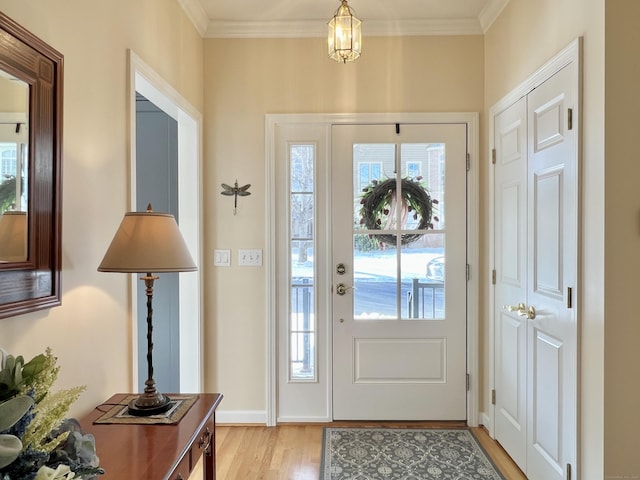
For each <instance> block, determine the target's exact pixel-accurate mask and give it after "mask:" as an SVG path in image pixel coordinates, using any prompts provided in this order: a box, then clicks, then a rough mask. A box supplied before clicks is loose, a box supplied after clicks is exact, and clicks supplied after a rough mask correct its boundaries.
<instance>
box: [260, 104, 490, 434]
mask: <svg viewBox="0 0 640 480" xmlns="http://www.w3.org/2000/svg"><path fill="white" fill-rule="evenodd" d="M452 122H456V123H466V124H467V143H468V151H469V156H470V166H471V168H470V170H469V172H468V190H467V191H468V197H467V202H468V203H467V212H468V213H467V215H468V219H467V222H468V226H467V232H468V233H467V236H468V237H467V263H468V264H469V266H470V277H469V280H468V283H467V296H468V298H467V305H468V307H467V320H468V325H467V372H468V373H469V376H470V382H469V390H468V391H467V423H468V424H469V425H470V426H477V425H478V407H479V392H480V388H479V383H478V375H479V358H478V356H479V345H478V342H479V325H478V323H479V303H478V302H479V298H478V291H479V276H478V272H479V270H480V268H479V263H478V262H479V248H478V244H479V240H480V238H479V221H480V219H479V207H478V202H479V173H480V172H479V170H480V162H479V115H478V113H473V112H462V113H380V114H375V113H374V114H267V115H266V118H265V158H266V175H265V192H266V202H265V218H267V219H269V218H271V216H272V215H273V212H274V211H275V207H276V193H277V192H276V191H275V189H274V185H276V181H275V180H276V179H275V171H276V168H275V167H276V155H275V151H276V145H275V132H276V128H277V126H278V125H286V124H316V125H317V124H323V125H339V124H362V125H364V124H379V123H402V124H407V123H452ZM266 230H267V231H266V232H265V233H266V239H267V245H266V250H267V255H266V262H265V267H266V278H267V282H266V292H265V296H266V303H267V304H266V311H267V318H266V320H267V325H266V333H267V334H266V342H267V345H266V353H267V358H266V361H265V366H266V378H267V385H266V406H267V408H266V424H267V425H268V426H273V425H276V422H277V420H276V418H277V381H278V377H277V353H278V350H277V317H276V308H277V302H276V281H277V268H276V262H277V256H276V255H277V248H276V229H275V226H274V223H273V222H270V221H267V222H266ZM329 333H331V332H329ZM324 348H326V349H327V358H329V359H330V358H332V355H331V353H332V352H331V348H332V345H331V342H330V341H325V342H324ZM322 367H324V368H326V367H328V368H329V369H328V370H327V371H326V372H322V374H324V375H330V374H331V365H328V366H322ZM330 384H331V382H329V385H328V387H327V388H328V390H330V389H331V385H330ZM331 394H332V392H330V391H328V392H327V398H331ZM329 417H330V418H333V415H332V412H331V405H329Z"/></svg>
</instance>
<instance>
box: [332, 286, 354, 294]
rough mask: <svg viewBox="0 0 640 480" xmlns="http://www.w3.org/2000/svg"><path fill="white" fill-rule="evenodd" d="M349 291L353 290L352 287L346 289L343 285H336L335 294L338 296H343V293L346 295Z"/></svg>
mask: <svg viewBox="0 0 640 480" xmlns="http://www.w3.org/2000/svg"><path fill="white" fill-rule="evenodd" d="M349 290H353V287H348V286H347V285H345V284H344V283H339V284H338V285H336V293H337V294H338V295H344V294H345V293H347V292H348V291H349Z"/></svg>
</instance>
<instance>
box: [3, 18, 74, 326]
mask: <svg viewBox="0 0 640 480" xmlns="http://www.w3.org/2000/svg"><path fill="white" fill-rule="evenodd" d="M62 74H63V56H62V54H60V53H59V52H57V51H56V50H54V49H53V48H52V47H50V46H49V45H47V44H46V43H45V42H43V41H42V40H40V39H39V38H37V37H36V36H35V35H33V34H32V33H30V32H29V31H27V30H26V29H24V28H23V27H21V26H20V25H18V24H17V23H16V22H14V21H13V20H12V19H10V18H9V17H7V16H6V15H5V14H4V13H2V12H0V318H6V317H10V316H14V315H20V314H23V313H27V312H32V311H35V310H40V309H43V308H50V307H54V306H57V305H60V301H61V300H60V296H61V292H60V265H61V230H62V188H61V187H62V184H61V168H62V158H61V157H62V91H63V90H62V78H63V77H62Z"/></svg>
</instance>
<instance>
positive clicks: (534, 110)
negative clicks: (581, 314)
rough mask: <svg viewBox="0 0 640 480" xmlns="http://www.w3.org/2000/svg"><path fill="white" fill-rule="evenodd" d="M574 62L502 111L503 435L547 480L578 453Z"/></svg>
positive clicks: (499, 378)
mask: <svg viewBox="0 0 640 480" xmlns="http://www.w3.org/2000/svg"><path fill="white" fill-rule="evenodd" d="M572 68H575V66H574V65H573V64H570V65H568V66H566V67H564V68H563V69H562V70H561V71H559V72H558V73H556V74H554V75H553V76H552V77H551V78H550V79H548V80H547V81H545V82H544V83H543V84H542V85H540V86H538V87H537V88H536V89H535V90H533V91H532V92H531V93H529V94H528V95H527V96H526V97H525V98H522V99H521V100H520V101H518V102H517V103H516V104H514V105H513V106H512V107H510V108H508V109H507V110H505V111H504V112H502V113H500V114H499V115H497V116H496V118H495V148H496V168H495V198H496V203H495V205H496V212H495V213H496V222H495V229H496V231H495V242H496V243H495V249H496V255H495V258H496V290H495V295H496V297H495V305H496V312H495V319H496V330H495V332H496V337H495V344H496V372H495V373H496V379H495V385H496V392H495V394H496V398H495V412H496V416H495V426H496V439H497V440H498V441H499V442H500V443H501V444H502V445H503V446H504V448H505V449H506V450H507V452H508V453H509V454H510V455H511V456H512V458H513V459H514V460H515V461H516V463H517V464H518V465H519V466H520V468H521V469H522V470H523V471H524V472H525V473H526V474H527V476H529V477H530V478H534V479H538V478H540V479H545V480H555V479H557V480H561V479H564V478H567V476H568V474H567V471H568V470H570V469H571V465H574V466H575V459H576V434H577V433H576V425H577V420H576V419H577V325H576V314H575V309H574V308H573V303H574V301H575V300H574V298H573V297H574V295H575V293H576V291H575V287H576V279H577V219H578V217H577V178H578V177H577V142H576V138H577V137H576V131H577V128H575V126H574V125H572V119H571V111H572V109H574V108H575V102H576V100H577V98H576V97H577V95H574V94H573V93H572V92H573V90H572V88H571V85H572V79H573V78H575V75H574V72H573V71H572ZM525 148H526V150H525Z"/></svg>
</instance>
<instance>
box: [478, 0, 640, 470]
mask: <svg viewBox="0 0 640 480" xmlns="http://www.w3.org/2000/svg"><path fill="white" fill-rule="evenodd" d="M632 1H633V0H630V2H631V3H632ZM606 3H607V4H609V2H606ZM604 5H605V1H604V0H565V1H562V2H558V1H556V0H537V1H535V2H530V1H523V0H511V2H510V3H509V5H508V6H507V7H506V9H505V10H504V11H503V13H502V15H501V16H500V18H499V19H498V21H497V22H495V23H494V25H493V26H492V28H491V29H490V31H489V32H488V33H487V35H486V36H485V55H486V56H485V62H486V70H485V85H486V90H485V106H486V110H485V111H488V109H489V108H490V107H491V105H493V104H494V103H496V101H497V100H499V99H500V98H501V97H502V96H504V95H506V94H507V93H509V92H510V91H511V90H512V89H514V87H516V86H517V85H518V84H519V83H521V82H522V81H524V80H525V79H526V78H527V77H528V76H529V75H531V74H532V73H533V72H534V71H536V70H537V69H538V68H539V67H540V66H541V65H542V64H544V63H545V62H546V61H547V60H548V59H549V58H550V57H552V56H553V55H554V54H555V53H557V52H558V51H560V50H561V49H562V48H564V47H565V46H566V45H568V44H569V43H570V42H571V41H572V40H573V39H575V38H576V37H578V36H583V37H584V58H583V61H584V81H583V88H584V99H583V112H582V118H583V138H584V142H583V152H582V153H583V164H582V208H583V214H582V222H583V224H582V231H581V242H582V252H581V273H580V282H581V285H580V289H581V291H582V298H581V299H579V306H580V312H581V315H580V317H579V319H578V321H579V322H580V323H579V328H580V329H581V339H580V340H581V344H582V345H581V347H582V351H581V357H580V362H581V366H582V371H581V374H580V382H581V385H580V403H581V404H580V408H581V413H580V417H581V424H580V440H579V442H580V445H581V449H582V450H581V461H580V471H581V472H580V473H579V474H580V475H582V476H581V478H582V479H585V480H602V479H603V478H605V475H604V472H607V473H609V472H611V474H613V472H615V471H618V472H625V473H627V474H635V475H640V469H638V468H636V466H637V465H635V466H634V462H637V461H638V458H640V457H638V455H637V454H635V453H634V454H628V452H627V451H625V452H624V453H622V454H620V455H618V456H617V457H614V455H613V454H612V453H611V452H608V454H607V456H606V457H605V456H603V448H604V445H603V441H604V438H605V437H604V434H605V431H607V432H611V433H613V432H615V433H617V434H620V435H619V436H618V437H617V438H615V442H614V444H615V447H614V448H615V449H619V448H620V446H622V445H636V444H637V442H636V440H635V437H636V434H637V431H638V425H637V423H638V422H637V420H636V419H637V416H636V415H635V409H630V408H628V409H626V410H624V411H622V410H621V411H620V412H619V415H621V416H622V417H624V418H625V419H626V421H627V424H623V423H621V422H619V421H615V422H613V423H614V424H615V425H613V424H611V423H610V416H611V414H612V413H613V411H612V410H610V408H611V407H612V406H613V404H617V405H616V406H619V407H621V406H622V405H624V404H625V403H628V402H631V401H632V400H631V399H629V400H628V401H619V402H618V401H615V402H610V401H609V397H610V396H611V397H613V398H614V399H618V400H621V395H623V394H622V392H619V391H611V390H609V389H607V390H606V391H607V392H608V393H607V395H606V397H605V395H604V393H603V392H604V390H603V389H604V386H605V384H604V378H605V374H606V375H607V376H608V375H611V374H612V373H613V370H611V369H612V368H614V367H613V364H610V363H609V361H608V356H609V353H607V355H606V357H607V358H605V351H607V352H608V351H609V350H610V349H612V348H613V349H616V348H618V347H616V346H615V344H614V343H612V342H610V341H609V340H607V341H606V343H605V340H604V334H605V322H604V319H605V300H609V299H610V298H611V294H610V293H609V288H608V287H607V290H606V292H607V293H605V275H604V274H605V269H604V265H605V260H606V261H608V260H609V257H610V255H611V254H612V253H613V252H615V250H616V248H617V249H618V252H619V255H621V256H622V257H624V255H623V251H624V250H621V249H620V247H624V246H625V245H628V244H629V243H634V244H637V218H638V217H637V208H636V215H635V218H633V220H631V219H630V218H629V216H628V215H626V216H625V215H623V216H621V217H618V218H617V219H616V220H615V221H614V220H612V222H613V223H616V222H620V223H621V222H629V224H630V225H633V227H632V226H629V227H627V228H626V229H625V230H626V231H625V236H626V237H628V236H629V234H630V232H629V230H630V229H635V231H634V233H635V237H636V238H634V239H631V238H629V239H628V240H623V241H622V243H618V245H617V246H616V245H615V244H616V241H613V242H611V241H610V240H609V241H608V242H607V245H606V248H605V231H606V232H607V238H609V234H612V237H613V238H615V237H617V236H618V234H619V233H622V231H621V230H620V229H619V228H618V229H616V230H611V229H609V225H608V223H609V215H607V228H606V229H603V225H604V223H603V222H604V220H603V219H604V217H605V213H606V212H609V211H610V212H612V213H616V211H615V210H613V209H612V210H609V207H607V210H606V211H605V190H604V188H605V185H604V180H603V177H604V172H605V168H604V167H605V162H604V155H605V151H604V140H605V137H604V131H605V130H604V122H605V110H604V100H605V98H604V75H605V70H604V68H605V66H604V53H605V52H604V22H603V18H604ZM635 20H636V24H637V20H638V19H637V17H636V18H635ZM614 28H617V27H614ZM607 53H608V50H607ZM609 118H610V117H609V114H608V113H607V115H606V119H607V120H609ZM488 121H489V119H488V118H486V117H485V121H484V122H483V123H484V124H485V126H486V125H487V122H488ZM607 131H608V129H607ZM485 135H486V132H485ZM627 160H628V162H630V161H631V159H630V158H628V159H627ZM628 162H627V163H628ZM485 164H486V165H488V162H486V163H485ZM634 168H635V170H636V171H637V169H638V167H634ZM608 174H609V170H607V175H608ZM620 174H621V175H624V173H622V172H620ZM487 175H488V167H487V168H486V169H485V171H484V172H483V176H484V180H483V181H482V184H483V185H485V186H486V185H488V183H487V180H486V177H487ZM627 178H629V177H627ZM632 178H633V176H632V177H631V179H632ZM631 179H629V180H627V183H631V182H632V180H631ZM623 191H624V190H623ZM636 191H637V188H636ZM625 193H627V192H625ZM488 194H489V192H488V189H486V188H485V189H484V198H483V201H485V202H487V201H488ZM636 197H637V195H636V194H633V195H631V198H634V199H635V198H636ZM626 199H627V201H628V200H629V197H626ZM606 201H607V204H608V202H609V198H608V196H607V198H606ZM636 203H637V202H636ZM632 205H635V203H633V202H631V204H630V205H629V206H627V207H626V208H625V210H627V211H628V210H629V209H630V207H631V206H632ZM485 220H486V219H483V223H484V221H485ZM485 233H487V232H485ZM486 238H487V237H486V236H485V239H486ZM609 242H611V244H609ZM488 248H489V246H488V245H487V242H486V241H485V245H484V252H485V253H486V254H488ZM625 253H626V252H625ZM625 258H626V257H625ZM623 261H624V260H623ZM627 267H628V265H627ZM609 271H610V268H608V269H607V272H609ZM623 278H624V280H623V281H621V282H618V283H619V284H624V282H629V283H627V284H626V285H625V286H624V289H626V290H629V289H631V288H632V286H633V283H634V281H635V279H630V278H629V275H626V276H624V277H623ZM606 281H607V282H609V277H607V278H606ZM624 289H623V290H624ZM630 293H631V295H629V297H628V298H633V297H634V295H633V293H634V292H633V293H632V292H630ZM484 294H485V295H486V294H487V292H486V291H485V292H484ZM631 308H632V307H631ZM608 310H609V308H607V335H608V334H609V327H608V325H609V324H610V323H612V322H613V320H612V317H610V316H609V315H608ZM625 311H626V312H627V313H626V314H624V315H623V316H618V317H616V318H626V319H628V318H629V316H628V315H629V310H627V309H626V308H625ZM486 318H488V316H486ZM620 328H621V326H620V325H618V322H616V323H615V324H614V325H613V326H612V332H616V333H617V334H619V335H622V336H624V334H625V333H624V330H620ZM487 333H488V332H487V331H486V330H485V334H487ZM485 338H486V337H485ZM627 338H633V337H627ZM635 340H636V343H637V335H636V336H635ZM487 341H488V340H487ZM632 351H633V350H630V349H629V348H628V347H627V345H625V346H624V347H623V348H622V349H621V350H620V351H619V355H618V358H619V359H620V362H619V363H626V366H627V371H626V374H627V375H628V374H629V373H630V372H629V369H628V368H629V367H630V366H631V365H629V364H628V363H627V362H628V361H629V359H631V358H634V355H632ZM605 359H606V360H607V362H606V364H605ZM623 360H624V361H623ZM484 365H485V368H487V367H488V357H487V356H485V359H484ZM636 365H637V362H635V361H634V362H633V369H637V367H636ZM618 366H619V365H618ZM626 378H627V379H628V378H629V377H626ZM615 383H616V387H617V386H618V382H615ZM629 390H631V391H633V392H634V393H635V395H633V397H632V398H637V395H638V393H640V392H639V388H638V386H637V383H636V382H631V384H630V385H629V386H628V387H627V392H626V393H629ZM619 397H620V398H619ZM605 398H607V401H606V404H605ZM488 404H489V400H488V392H484V405H488ZM610 405H611V407H610ZM605 425H606V426H605ZM610 439H611V440H613V438H610ZM612 450H613V448H612ZM605 467H606V468H605ZM611 478H613V477H611ZM632 478H633V477H632Z"/></svg>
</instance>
